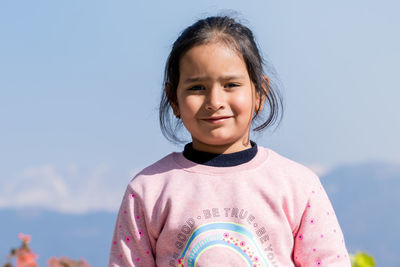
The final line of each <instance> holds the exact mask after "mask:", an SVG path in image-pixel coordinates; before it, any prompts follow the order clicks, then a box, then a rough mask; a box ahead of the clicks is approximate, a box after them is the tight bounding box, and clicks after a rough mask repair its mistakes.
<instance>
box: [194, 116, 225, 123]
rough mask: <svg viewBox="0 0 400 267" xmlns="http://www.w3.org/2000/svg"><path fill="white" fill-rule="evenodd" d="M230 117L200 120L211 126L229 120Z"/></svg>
mask: <svg viewBox="0 0 400 267" xmlns="http://www.w3.org/2000/svg"><path fill="white" fill-rule="evenodd" d="M231 117H232V116H216V117H206V118H202V119H201V120H203V121H206V122H208V123H212V124H218V123H223V122H224V121H226V120H228V119H230V118H231Z"/></svg>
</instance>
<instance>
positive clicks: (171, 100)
mask: <svg viewBox="0 0 400 267" xmlns="http://www.w3.org/2000/svg"><path fill="white" fill-rule="evenodd" d="M171 90H172V88H171V84H170V83H165V86H164V92H165V95H166V96H167V99H168V102H169V104H170V106H171V108H172V112H173V113H174V115H175V117H177V118H180V116H181V113H180V111H179V106H178V101H177V99H176V97H174V96H173V94H172V91H171Z"/></svg>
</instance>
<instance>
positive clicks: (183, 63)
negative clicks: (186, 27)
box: [179, 43, 248, 77]
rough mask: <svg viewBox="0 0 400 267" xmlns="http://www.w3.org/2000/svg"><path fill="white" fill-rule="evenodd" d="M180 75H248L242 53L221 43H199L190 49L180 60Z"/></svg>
mask: <svg viewBox="0 0 400 267" xmlns="http://www.w3.org/2000/svg"><path fill="white" fill-rule="evenodd" d="M179 71H180V76H181V77H182V76H183V77H185V76H193V75H200V76H218V75H230V74H236V75H239V74H241V75H244V74H246V76H248V73H247V67H246V64H245V62H244V60H243V57H242V55H241V54H240V53H239V52H238V51H237V50H236V49H234V48H232V47H230V46H228V45H226V44H221V43H208V44H202V45H197V46H194V47H192V48H191V49H189V50H188V51H187V52H186V53H185V54H184V55H183V56H182V58H181V59H180V62H179Z"/></svg>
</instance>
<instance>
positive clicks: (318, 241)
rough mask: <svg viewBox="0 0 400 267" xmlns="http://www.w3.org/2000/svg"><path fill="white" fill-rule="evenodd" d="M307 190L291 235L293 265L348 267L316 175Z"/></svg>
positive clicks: (331, 215) (333, 217)
mask: <svg viewBox="0 0 400 267" xmlns="http://www.w3.org/2000/svg"><path fill="white" fill-rule="evenodd" d="M311 184H312V186H311V188H309V192H306V195H308V201H307V203H306V206H305V207H304V212H303V214H302V218H301V222H300V225H299V227H298V229H297V231H296V232H294V252H293V261H294V263H295V266H302V267H304V266H307V267H308V266H330V267H350V266H351V264H350V259H349V255H348V253H347V250H346V246H345V241H344V238H343V234H342V231H341V229H340V226H339V223H338V220H337V218H336V215H335V213H334V211H333V207H332V205H331V202H330V201H329V198H328V196H327V194H326V192H325V190H324V189H323V187H322V185H321V183H320V181H319V179H318V177H317V176H315V177H314V180H313V182H312V183H311Z"/></svg>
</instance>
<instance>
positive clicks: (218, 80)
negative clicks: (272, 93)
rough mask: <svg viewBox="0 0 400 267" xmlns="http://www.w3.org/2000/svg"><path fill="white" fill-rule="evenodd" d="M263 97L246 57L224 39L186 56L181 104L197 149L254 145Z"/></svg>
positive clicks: (176, 111)
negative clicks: (254, 124)
mask: <svg viewBox="0 0 400 267" xmlns="http://www.w3.org/2000/svg"><path fill="white" fill-rule="evenodd" d="M256 103H258V97H257V96H256V93H255V89H254V85H253V83H252V82H251V80H250V77H249V74H248V72H247V68H246V64H245V62H244V61H243V58H242V57H241V56H240V55H239V54H238V53H237V52H236V51H234V50H233V49H231V48H229V47H227V46H226V45H223V44H218V43H210V44H205V45H199V46H195V47H193V48H191V49H190V50H188V52H186V54H184V56H183V57H182V58H181V61H180V78H179V83H178V88H177V103H176V104H175V105H174V104H173V105H172V108H173V111H174V114H175V115H179V116H180V117H181V119H182V122H183V124H184V125H185V127H186V129H187V130H188V131H189V132H190V134H191V135H192V141H193V148H195V149H197V150H201V151H207V152H214V153H232V152H237V151H241V150H244V149H246V148H249V147H251V145H250V143H249V132H250V125H251V120H252V117H253V114H254V112H255V110H256Z"/></svg>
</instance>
